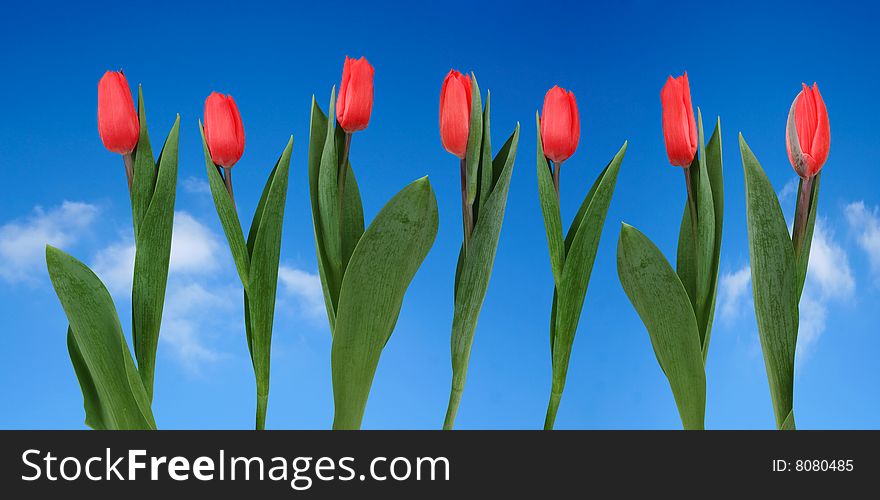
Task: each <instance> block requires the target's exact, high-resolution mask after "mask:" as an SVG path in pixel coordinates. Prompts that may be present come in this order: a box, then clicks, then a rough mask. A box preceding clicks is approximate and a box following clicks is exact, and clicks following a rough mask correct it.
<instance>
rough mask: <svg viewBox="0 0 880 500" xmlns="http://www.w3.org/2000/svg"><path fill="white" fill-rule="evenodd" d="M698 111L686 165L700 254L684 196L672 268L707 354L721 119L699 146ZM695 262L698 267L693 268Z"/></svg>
mask: <svg viewBox="0 0 880 500" xmlns="http://www.w3.org/2000/svg"><path fill="white" fill-rule="evenodd" d="M697 114H698V121H697V123H698V135H699V137H700V155H699V157H698V158H695V159H694V162H693V163H692V164H691V166H690V171H691V181H692V183H693V185H692V186H691V189H692V192H693V193H694V194H695V195H696V197H697V211H698V215H697V217H698V220H699V224H700V239H699V244H700V249H701V251H700V255H699V259H697V257H696V254H695V253H694V240H693V235H692V233H693V226H692V224H691V217H690V207H688V204H687V200H685V206H684V211H683V212H684V213H683V215H682V221H681V229H680V232H679V238H678V254H677V259H676V272H677V273H678V276H679V278H680V279H681V282H682V284H683V285H684V287H685V290H686V291H687V293H688V297H689V298H690V301H691V305H692V306H693V308H694V311H696V314H697V324H698V326H699V328H700V343H701V345H702V346H703V347H702V349H703V357H704V359H705V357H706V355H707V354H708V352H709V351H708V348H709V336H710V333H711V329H712V319H713V317H714V313H715V296H716V291H717V287H718V266H719V263H720V259H721V234H722V233H721V231H722V226H723V219H724V184H723V182H724V180H723V177H722V166H721V121H720V120H718V122H717V124H716V127H715V131H714V132H713V133H712V137H711V138H710V139H709V145H708V146H707V147H705V148H704V147H703V146H702V144H703V141H702V138H703V119H702V114H701V113H700V110H699V109H698V110H697ZM697 262H699V263H700V264H699V269H698V268H697Z"/></svg>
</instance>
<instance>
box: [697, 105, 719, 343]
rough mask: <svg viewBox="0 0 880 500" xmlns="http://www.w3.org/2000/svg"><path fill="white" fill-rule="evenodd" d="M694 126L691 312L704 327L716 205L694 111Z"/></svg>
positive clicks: (700, 123)
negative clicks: (694, 262) (695, 165)
mask: <svg viewBox="0 0 880 500" xmlns="http://www.w3.org/2000/svg"><path fill="white" fill-rule="evenodd" d="M697 124H698V128H697V131H698V136H699V145H700V161H699V162H698V164H699V167H700V171H699V175H698V176H697V178H696V179H694V182H695V183H696V186H695V187H696V191H695V193H694V194H695V196H696V197H697V200H696V202H697V236H698V244H699V253H698V256H697V266H696V269H697V274H696V285H697V286H696V290H697V307H696V309H694V311H695V313H696V317H697V325H698V326H699V325H701V324H705V321H704V318H705V316H706V314H707V311H708V309H709V305H708V304H709V288H710V286H711V283H712V281H713V279H712V267H713V266H712V263H713V258H714V253H715V203H714V201H713V200H712V186H711V185H710V184H709V172H708V170H707V167H706V148H705V142H704V141H703V115H702V113H701V112H700V108H697ZM703 334H704V332H703V329H702V328H700V346H701V348H702V346H703Z"/></svg>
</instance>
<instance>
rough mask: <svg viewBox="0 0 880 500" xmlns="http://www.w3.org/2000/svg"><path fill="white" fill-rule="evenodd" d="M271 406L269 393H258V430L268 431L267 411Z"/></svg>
mask: <svg viewBox="0 0 880 500" xmlns="http://www.w3.org/2000/svg"><path fill="white" fill-rule="evenodd" d="M268 406H269V393H268V392H266V393H264V394H263V393H260V392H259V391H257V430H258V431H262V430H265V429H266V410H267V408H268Z"/></svg>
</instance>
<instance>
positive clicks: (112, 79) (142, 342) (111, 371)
mask: <svg viewBox="0 0 880 500" xmlns="http://www.w3.org/2000/svg"><path fill="white" fill-rule="evenodd" d="M179 125H180V117H179V116H178V117H177V119H176V120H175V122H174V125H173V126H172V127H171V131H170V132H169V134H168V138H167V140H166V141H165V145H164V146H163V148H162V152H161V153H160V155H159V159H158V161H157V160H155V159H154V158H153V152H152V149H151V148H150V138H149V134H148V133H147V119H146V111H145V109H144V101H143V92H142V91H141V89H140V88H138V110H137V111H136V110H135V106H134V101H133V99H132V95H131V90H130V89H129V87H128V82H127V81H126V78H125V75H124V74H123V73H122V72H121V71H118V72H117V71H108V72H107V73H105V74H104V76H103V77H102V78H101V80H100V82H99V83H98V133H99V135H100V137H101V141H102V142H103V144H104V146H105V147H106V148H107V149H108V150H110V151H112V152H114V153H118V154H120V155H122V159H123V165H124V166H125V177H126V182H127V185H128V193H129V197H130V199H131V208H132V226H133V228H134V241H135V259H134V273H133V276H132V290H131V309H132V325H131V334H132V335H131V336H132V343H133V344H134V354H135V360H136V361H137V364H135V360H133V359H132V358H131V353H130V352H129V349H128V343H127V341H126V339H125V335H124V334H123V332H122V330H121V327H120V322H119V317H118V315H117V313H116V308H115V306H114V305H113V300H112V298H111V297H110V294H109V293H108V292H107V289H106V288H105V287H104V284H103V283H101V280H100V279H98V277H97V276H96V275H95V274H94V273H93V272H92V271H91V270H90V269H89V268H88V267H86V266H85V265H84V264H83V263H81V262H80V261H78V260H76V259H75V258H73V257H72V256H70V255H68V254H66V253H64V252H63V251H61V250H58V249H57V248H54V247H51V246H47V247H46V264H47V266H48V269H49V276H50V278H51V279H52V283H53V285H54V286H55V291H56V292H57V294H58V298H59V299H60V301H61V304H62V305H63V307H64V311H65V313H66V314H67V319H68V321H69V322H70V327H69V328H68V330H67V347H68V351H69V354H70V359H71V361H72V363H73V368H74V371H75V372H76V376H77V379H78V380H79V382H80V387H81V388H82V393H83V400H84V405H83V406H84V407H85V410H86V425H88V426H89V427H91V428H93V429H155V428H156V422H155V420H154V418H153V413H152V409H151V403H152V399H153V379H154V372H155V366H156V363H155V362H156V349H157V347H158V343H159V329H160V326H161V321H162V309H163V307H164V301H165V285H166V282H167V278H168V267H169V261H170V256H171V233H172V226H173V217H174V198H175V186H176V184H177V144H178V132H179ZM120 353H121V354H120ZM135 370H136V372H135ZM99 395H100V398H99V397H98V396H99Z"/></svg>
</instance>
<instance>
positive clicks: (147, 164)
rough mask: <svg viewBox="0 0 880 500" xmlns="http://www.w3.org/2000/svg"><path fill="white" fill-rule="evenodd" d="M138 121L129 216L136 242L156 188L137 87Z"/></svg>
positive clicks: (142, 107) (140, 98) (142, 95)
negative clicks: (130, 215)
mask: <svg viewBox="0 0 880 500" xmlns="http://www.w3.org/2000/svg"><path fill="white" fill-rule="evenodd" d="M138 120H139V121H140V133H139V135H138V143H137V147H136V148H135V150H134V152H133V154H132V156H133V160H134V162H133V163H134V166H133V167H132V168H133V169H134V172H133V175H132V180H131V214H132V225H133V226H134V237H135V240H137V237H138V233H139V232H140V227H141V222H142V221H143V220H144V216H146V214H147V207H149V206H150V200H151V199H152V198H153V191H154V188H155V186H156V164H155V163H154V161H153V150H152V149H151V148H150V135H149V134H148V133H147V112H146V108H145V107H144V91H143V89H142V88H141V86H140V85H138Z"/></svg>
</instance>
